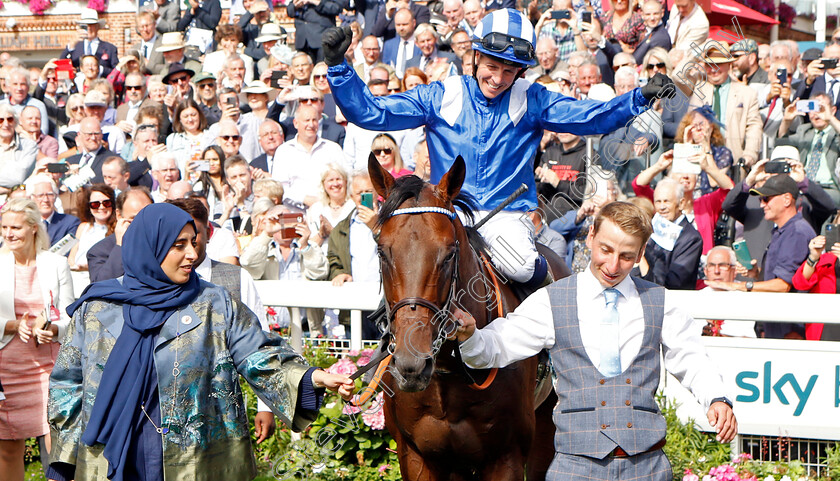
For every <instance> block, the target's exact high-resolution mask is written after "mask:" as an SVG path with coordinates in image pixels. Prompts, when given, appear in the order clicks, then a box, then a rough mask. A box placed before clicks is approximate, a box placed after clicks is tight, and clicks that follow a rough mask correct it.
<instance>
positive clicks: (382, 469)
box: [377, 464, 391, 476]
mask: <svg viewBox="0 0 840 481" xmlns="http://www.w3.org/2000/svg"><path fill="white" fill-rule="evenodd" d="M389 469H391V465H390V464H383V465H382V466H379V469H378V470H377V471H379V475H380V476H385V471H388V470H389Z"/></svg>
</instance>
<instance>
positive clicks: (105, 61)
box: [60, 8, 119, 76]
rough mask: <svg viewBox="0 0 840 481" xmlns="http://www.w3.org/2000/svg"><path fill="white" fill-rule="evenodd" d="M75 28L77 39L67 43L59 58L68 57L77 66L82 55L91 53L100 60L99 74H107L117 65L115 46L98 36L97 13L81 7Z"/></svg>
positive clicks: (117, 58)
mask: <svg viewBox="0 0 840 481" xmlns="http://www.w3.org/2000/svg"><path fill="white" fill-rule="evenodd" d="M78 25H79V28H78V29H77V32H78V35H79V41H78V42H76V44H75V45H73V44H67V48H65V49H64V51H63V52H61V56H60V58H69V59H70V60H71V61H72V62H73V67H75V68H77V69H78V68H79V65H80V62H81V59H82V57H84V56H85V55H93V56H95V57H96V58H98V59H99V61H100V68H101V71H100V74H101V75H102V76H107V75H108V74H109V73H111V70H112V69H113V68H114V67H116V66H117V61H118V60H119V56H118V54H117V47H116V46H115V45H114V44H111V43H108V42H106V41H104V40H101V39H100V38H99V25H100V24H99V14H98V13H96V10H94V9H92V8H83V9H82V14H81V18H80V19H79V22H78Z"/></svg>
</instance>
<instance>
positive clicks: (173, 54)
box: [155, 32, 201, 75]
mask: <svg viewBox="0 0 840 481" xmlns="http://www.w3.org/2000/svg"><path fill="white" fill-rule="evenodd" d="M157 51H158V52H160V53H162V54H163V60H164V64H163V65H161V66H160V68H159V69H158V70H157V71H156V72H155V73H157V74H160V75H166V74H167V73H168V71H169V69H168V67H167V65H170V64H173V63H178V64H181V65H183V66H184V67H185V68H188V69H190V70H192V71H193V72H197V71H199V70H201V63H200V62H199V61H198V60H196V59H194V58H192V57H187V55H186V51H187V44H186V43H184V34H182V33H181V32H167V33H164V34H163V35H162V36H161V40H160V47H158V48H157Z"/></svg>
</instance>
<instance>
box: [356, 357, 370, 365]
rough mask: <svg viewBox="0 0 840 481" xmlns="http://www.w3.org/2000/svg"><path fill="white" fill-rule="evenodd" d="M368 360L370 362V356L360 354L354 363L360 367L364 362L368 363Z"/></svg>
mask: <svg viewBox="0 0 840 481" xmlns="http://www.w3.org/2000/svg"><path fill="white" fill-rule="evenodd" d="M369 362H370V358H369V357H367V356H361V357H359V360H358V361H356V365H358V366H359V367H362V366H364V365H365V364H367V363H369Z"/></svg>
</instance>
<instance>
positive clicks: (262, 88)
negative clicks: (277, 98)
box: [242, 80, 272, 94]
mask: <svg viewBox="0 0 840 481" xmlns="http://www.w3.org/2000/svg"><path fill="white" fill-rule="evenodd" d="M271 90H272V88H271V87H269V86H268V85H266V84H265V82H263V81H261V80H251V81H250V82H245V88H243V89H242V93H244V94H267V93H269V92H271Z"/></svg>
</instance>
